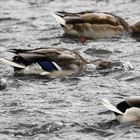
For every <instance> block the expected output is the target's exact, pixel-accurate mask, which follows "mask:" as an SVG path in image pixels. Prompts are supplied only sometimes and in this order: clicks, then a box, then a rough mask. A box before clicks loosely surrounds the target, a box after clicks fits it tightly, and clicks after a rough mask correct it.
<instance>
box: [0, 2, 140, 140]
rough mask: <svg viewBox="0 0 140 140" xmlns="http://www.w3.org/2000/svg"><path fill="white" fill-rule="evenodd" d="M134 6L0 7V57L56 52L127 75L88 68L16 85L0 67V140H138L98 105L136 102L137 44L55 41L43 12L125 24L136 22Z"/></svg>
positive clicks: (58, 36) (139, 11) (57, 31)
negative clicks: (101, 14)
mask: <svg viewBox="0 0 140 140" xmlns="http://www.w3.org/2000/svg"><path fill="white" fill-rule="evenodd" d="M139 7H140V1H139V0H116V1H115V0H112V1H111V0H110V1H109V0H106V1H105V0H104V1H103V0H100V1H99V0H96V1H94V0H1V1H0V57H4V58H11V57H12V56H13V54H11V53H8V52H6V50H7V49H10V48H20V49H31V48H38V47H56V48H59V47H63V48H69V49H71V50H75V51H76V52H78V53H79V54H81V55H82V56H83V57H84V58H86V59H90V60H96V59H104V60H109V61H121V62H123V63H126V62H128V63H131V64H132V65H133V68H134V69H132V70H127V69H126V70H120V71H109V72H107V73H105V74H104V72H101V73H100V72H99V71H97V70H95V69H93V68H92V67H89V68H88V69H87V70H86V71H85V72H83V73H81V74H79V75H76V76H71V77H64V78H58V79H45V78H37V77H28V76H26V77H16V76H14V72H13V68H12V67H10V66H8V65H5V64H3V63H2V62H0V77H1V78H4V79H6V87H3V89H1V91H0V139H1V140H33V139H34V140H96V139H97V140H98V139H107V140H108V139H110V140H112V139H114V140H118V139H122V140H125V139H140V135H139V134H140V129H139V126H136V125H128V124H126V125H123V124H119V123H118V122H117V121H116V120H115V116H114V114H113V113H112V112H110V111H108V110H107V109H106V108H105V107H104V106H103V105H102V103H101V102H102V99H103V98H109V99H110V100H112V101H114V102H115V103H118V102H119V101H121V100H122V97H123V96H130V95H139V94H140V65H139V64H140V42H139V39H135V38H131V37H130V36H127V35H124V36H122V37H116V38H112V39H100V40H94V41H93V40H89V41H88V42H87V44H86V45H82V44H81V43H80V41H79V40H78V39H70V38H65V37H63V30H62V29H61V27H60V26H59V24H58V23H57V22H56V20H55V19H54V18H53V17H52V15H51V12H55V11H63V10H64V11H69V12H80V11H84V10H97V11H105V12H112V13H114V14H116V15H118V16H121V17H123V18H124V19H125V20H126V21H127V22H128V23H129V24H133V23H135V22H137V21H140V8H139Z"/></svg>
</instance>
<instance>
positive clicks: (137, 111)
mask: <svg viewBox="0 0 140 140" xmlns="http://www.w3.org/2000/svg"><path fill="white" fill-rule="evenodd" d="M103 105H104V106H105V107H106V108H107V109H109V110H111V111H113V112H114V113H115V115H116V118H117V120H118V121H119V122H120V123H140V96H130V97H124V101H122V102H120V103H119V104H117V105H116V106H115V105H114V104H112V103H111V102H110V101H109V100H108V99H103Z"/></svg>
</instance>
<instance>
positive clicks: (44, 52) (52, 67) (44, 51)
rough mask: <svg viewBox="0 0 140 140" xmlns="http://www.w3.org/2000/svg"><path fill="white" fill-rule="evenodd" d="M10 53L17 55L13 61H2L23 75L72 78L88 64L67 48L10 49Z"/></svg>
mask: <svg viewBox="0 0 140 140" xmlns="http://www.w3.org/2000/svg"><path fill="white" fill-rule="evenodd" d="M8 52H11V53H14V54H15V55H14V57H13V58H12V60H8V59H5V58H0V60H1V61H3V62H4V63H6V64H9V65H11V66H13V68H14V72H15V73H16V74H21V75H43V76H47V77H49V78H57V77H63V76H70V75H72V74H76V73H79V72H80V71H84V70H85V68H86V64H87V63H88V62H87V61H86V60H85V59H84V58H83V57H82V56H80V55H79V54H78V53H76V52H74V51H71V50H69V49H65V48H52V47H50V48H36V49H29V50H26V49H10V50H8Z"/></svg>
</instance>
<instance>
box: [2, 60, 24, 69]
mask: <svg viewBox="0 0 140 140" xmlns="http://www.w3.org/2000/svg"><path fill="white" fill-rule="evenodd" d="M0 60H1V61H2V62H4V63H6V64H8V65H11V66H13V67H17V68H21V69H24V68H26V66H23V65H20V64H17V63H15V62H13V61H10V60H7V59H4V58H0Z"/></svg>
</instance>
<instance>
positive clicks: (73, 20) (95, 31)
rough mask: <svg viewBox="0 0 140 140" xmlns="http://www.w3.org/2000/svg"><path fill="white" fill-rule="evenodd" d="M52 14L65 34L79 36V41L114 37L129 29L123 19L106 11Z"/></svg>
mask: <svg viewBox="0 0 140 140" xmlns="http://www.w3.org/2000/svg"><path fill="white" fill-rule="evenodd" d="M53 16H54V17H55V18H56V20H57V21H58V22H59V24H60V25H61V26H62V27H63V29H64V31H65V33H66V34H68V35H72V36H76V37H80V38H81V41H82V40H83V41H86V38H91V39H98V38H106V37H107V38H108V37H114V36H116V35H118V34H121V33H123V32H129V30H130V28H129V25H128V23H127V22H126V21H125V20H124V19H122V18H121V17H119V16H116V15H114V14H111V13H106V12H104V13H101V12H90V11H87V12H80V13H67V12H57V13H53Z"/></svg>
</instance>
